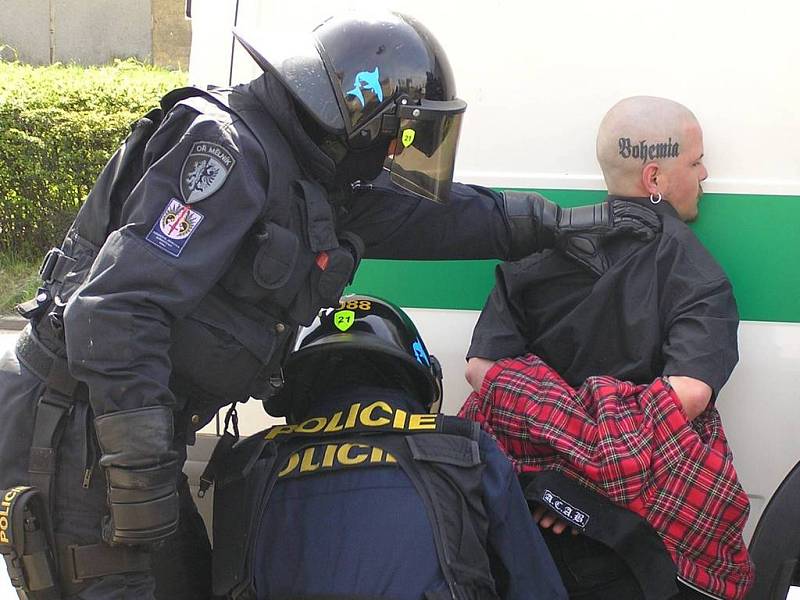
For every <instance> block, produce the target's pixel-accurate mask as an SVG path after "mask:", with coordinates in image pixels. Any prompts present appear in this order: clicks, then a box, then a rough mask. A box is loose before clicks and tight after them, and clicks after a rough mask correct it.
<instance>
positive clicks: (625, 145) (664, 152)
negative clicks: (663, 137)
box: [619, 138, 679, 162]
mask: <svg viewBox="0 0 800 600" xmlns="http://www.w3.org/2000/svg"><path fill="white" fill-rule="evenodd" d="M678 154H679V147H678V142H673V141H672V138H669V139H667V141H666V142H663V141H662V142H656V143H655V144H648V143H647V140H640V141H639V143H638V144H631V138H619V155H620V156H621V157H622V158H634V159H642V162H647V161H648V160H656V159H659V158H675V157H676V156H678Z"/></svg>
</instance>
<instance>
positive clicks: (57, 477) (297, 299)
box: [0, 15, 653, 599]
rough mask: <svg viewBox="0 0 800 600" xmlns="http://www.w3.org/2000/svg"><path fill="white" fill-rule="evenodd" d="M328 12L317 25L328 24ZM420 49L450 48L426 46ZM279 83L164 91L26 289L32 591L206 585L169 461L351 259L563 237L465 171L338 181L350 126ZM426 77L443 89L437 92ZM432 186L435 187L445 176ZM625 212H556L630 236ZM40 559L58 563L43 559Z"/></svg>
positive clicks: (517, 199)
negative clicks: (365, 182) (438, 196)
mask: <svg viewBox="0 0 800 600" xmlns="http://www.w3.org/2000/svg"><path fill="white" fill-rule="evenodd" d="M390 18H391V19H393V22H395V21H396V23H395V24H396V25H397V27H395V29H393V32H394V33H397V32H400V33H401V34H403V35H411V36H412V37H413V36H416V37H415V38H414V39H416V40H417V41H416V44H417V46H419V45H420V44H422V45H423V46H425V47H426V48H427V46H429V45H430V44H431V43H435V40H434V41H433V42H431V40H432V39H433V38H428V37H427V36H429V34H428V33H427V32H425V35H421V34H420V33H419V32H418V31H417V30H419V29H420V28H421V26H420V25H419V24H416V23H413V22H410V21H408V22H407V21H405V20H404V18H403V17H400V16H397V15H393V16H391V17H390ZM338 23H339V22H338V21H335V20H334V21H332V22H328V24H327V25H326V27H330V28H331V29H332V30H333V31H334V34H335V35H334V34H331V35H332V36H333V38H335V37H336V35H339V34H341V31H342V29H341V27H339V25H338ZM409 23H411V24H410V25H409ZM415 28H416V29H415ZM345 29H346V28H345ZM320 31H322V32H323V33H324V31H325V29H324V28H323V29H322V30H317V35H322V33H320ZM337 31H338V32H339V33H336V32H337ZM370 31H372V34H376V33H375V32H376V31H377V34H376V35H387V34H386V32H385V30H381V29H380V28H379V29H378V30H370ZM409 31H410V33H409ZM348 35H349V34H348ZM365 35H366V34H365ZM398 35H399V34H398ZM333 38H331V39H333ZM420 40H421V41H420ZM332 45H334V44H332ZM426 45H427V46H426ZM411 46H413V44H407V45H405V46H403V47H404V48H405V49H404V52H410V51H411V50H409V48H411ZM398 47H400V46H398ZM249 49H250V48H249ZM251 52H255V51H253V50H252V49H251ZM431 52H432V54H431V56H434V57H437V56H438V57H440V58H441V56H443V53H442V51H441V49H440V48H438V45H436V47H435V48H433V50H431ZM254 56H255V57H257V56H260V55H258V54H257V53H254ZM437 60H438V59H437ZM437 64H446V60H445V61H444V63H442V62H441V60H439V62H437ZM437 68H438V67H437ZM447 68H448V69H449V67H447ZM387 70H388V67H387ZM306 72H307V71H303V73H306ZM434 75H435V73H434ZM434 75H431V76H432V77H433V76H434ZM436 76H438V75H436ZM451 77H452V75H451V74H450V73H449V72H448V73H445V74H444V75H442V77H441V79H442V81H440V82H439V83H440V84H441V85H437V86H429V89H428V91H427V92H426V91H425V90H422V92H421V93H420V94H417V96H414V95H413V94H412V93H411V92H412V91H413V90H411V91H409V90H406V92H407V93H405V94H404V95H402V100H401V99H399V98H396V99H395V100H396V101H397V106H400V105H401V104H402V105H403V106H405V103H410V104H411V105H415V103H418V102H422V101H423V100H424V102H425V103H426V104H425V105H424V106H422V105H420V106H421V109H420V110H422V111H423V112H424V111H426V110H428V109H429V108H430V107H431V106H434V105H436V104H437V101H438V100H446V101H447V102H445V104H446V105H447V106H450V105H451V103H452V102H454V101H452V100H451V98H454V96H453V94H452V92H451V91H447V90H448V89H449V88H448V86H449V87H450V88H452V85H451V83H452V82H450V81H449V79H448V78H451ZM287 78H288V75H287V73H286V72H283V71H280V70H279V69H275V68H271V69H268V70H267V71H266V72H265V73H264V75H263V76H261V77H260V78H258V79H256V80H255V81H253V82H251V83H250V84H246V85H242V86H239V87H236V88H235V89H233V90H219V91H217V92H215V93H207V92H202V91H200V90H194V89H190V88H187V89H183V90H178V91H175V92H173V93H172V94H169V95H168V96H166V97H165V98H164V100H163V101H162V110H160V111H158V110H156V111H153V112H151V113H149V114H148V115H147V117H145V118H144V119H142V120H141V121H139V122H138V123H137V124H136V126H135V127H134V129H133V131H132V133H131V135H130V136H129V138H128V139H127V140H126V142H125V144H123V146H122V147H121V148H120V149H119V150H118V152H117V153H116V154H115V155H114V156H113V157H112V159H111V160H110V162H109V163H108V165H107V166H106V168H105V169H104V170H103V172H102V173H101V175H100V177H99V179H98V181H97V183H96V185H95V187H94V188H93V189H92V191H91V192H90V194H89V196H88V198H87V200H86V202H85V204H84V205H83V207H82V208H81V210H80V212H79V214H78V216H77V218H76V220H75V222H74V223H73V225H72V226H71V228H70V230H69V232H68V233H67V235H66V238H65V240H64V242H63V243H62V245H61V247H60V248H58V249H54V250H52V251H51V252H50V253H49V254H48V255H47V257H46V259H45V261H44V263H43V265H42V278H43V280H44V284H43V287H42V288H41V289H40V291H39V294H38V295H37V297H36V299H34V300H33V301H31V302H29V303H26V305H24V306H23V312H24V314H25V315H26V316H27V317H28V318H29V319H30V321H31V324H30V326H29V327H28V328H27V329H26V330H25V331H24V332H23V333H22V335H21V336H20V338H19V340H18V342H17V344H16V348H15V349H7V350H6V351H5V352H4V353H3V355H2V357H0V393H1V394H2V401H0V428H2V432H1V433H0V487H2V488H8V487H11V486H14V485H19V484H31V485H33V486H35V487H36V488H38V489H39V491H40V493H41V494H42V495H43V496H44V504H45V505H46V506H49V508H50V510H49V513H50V515H51V517H52V518H51V519H50V522H49V523H45V521H44V520H43V519H41V518H40V519H39V521H37V522H40V524H42V526H43V527H44V528H45V529H46V530H47V531H46V533H47V536H48V538H49V539H50V546H51V547H52V549H51V550H50V551H49V552H48V551H45V550H41V551H37V553H36V555H35V556H33V555H31V556H28V555H25V556H28V558H26V559H25V560H23V559H22V558H20V556H22V555H23V554H24V553H25V552H30V551H31V550H30V548H28V549H27V550H25V549H24V548H22V547H21V546H19V547H16V548H14V547H13V544H10V543H9V544H5V545H4V544H2V543H0V550H1V551H2V552H3V553H4V555H5V556H6V557H7V564H8V565H9V570H10V573H11V575H12V579H13V580H14V582H15V585H19V586H22V587H25V586H27V587H28V588H30V587H31V582H32V581H34V580H35V582H36V583H34V584H33V585H34V586H35V587H36V586H38V587H40V588H42V589H44V590H54V589H55V588H58V587H60V588H61V592H60V594H61V596H59V595H53V596H48V595H47V594H48V593H50V592H49V591H40V592H39V595H38V596H31V597H32V598H45V597H72V596H74V595H75V594H78V593H80V594H81V598H87V599H88V598H105V597H107V596H108V594H109V593H111V592H110V590H118V589H123V588H124V589H127V590H129V591H130V592H131V593H133V594H134V595H135V597H141V598H150V597H152V596H153V594H154V593H155V594H156V596H158V597H162V598H167V597H169V598H180V597H186V598H193V599H196V598H203V597H207V595H208V590H209V589H210V582H209V572H210V569H209V568H208V564H209V560H210V559H209V552H210V551H209V545H208V541H207V536H206V535H205V529H204V527H203V524H202V520H201V519H200V517H199V515H198V513H197V511H196V508H195V507H194V504H193V502H192V500H191V498H190V497H189V494H188V486H187V485H186V480H185V477H183V475H182V474H181V466H182V464H183V462H184V460H185V456H186V451H185V447H186V444H187V443H189V444H191V443H193V440H194V435H195V432H196V431H197V430H198V429H200V428H201V427H202V426H203V425H204V424H206V423H207V422H208V421H209V420H210V419H211V418H212V416H213V415H214V414H215V413H216V411H217V410H218V409H219V408H220V407H221V406H223V405H225V404H228V403H230V402H235V401H242V400H246V399H247V398H248V397H250V396H251V395H254V396H263V395H264V394H265V393H266V392H265V390H269V389H270V382H271V381H273V378H272V375H274V374H276V373H279V372H280V364H281V361H282V359H283V357H284V356H285V354H286V350H287V348H288V345H289V341H290V337H291V335H292V332H293V331H294V330H295V328H296V326H297V325H298V324H300V323H309V322H310V321H311V319H312V318H313V317H314V315H315V314H316V313H317V311H318V310H319V309H320V308H321V307H324V306H329V305H332V304H335V303H336V302H337V301H338V298H339V296H340V294H341V292H342V290H343V289H344V287H345V285H346V284H347V283H348V282H349V281H350V280H351V278H352V276H353V273H354V271H355V269H356V267H357V265H358V262H359V260H360V258H361V256H362V254H365V255H366V256H369V257H378V258H422V257H424V258H432V259H433V258H482V257H491V256H496V257H502V258H512V257H517V256H522V255H524V254H526V253H529V252H531V251H533V250H534V249H536V248H539V247H541V246H543V245H552V244H553V243H555V242H556V240H557V239H564V238H560V237H559V236H560V234H566V233H569V228H568V227H566V226H564V223H569V222H570V219H562V218H561V217H562V216H563V215H564V214H566V213H563V214H562V212H561V211H560V209H557V208H556V207H554V206H553V205H550V204H549V203H547V202H546V201H544V200H543V199H542V198H541V197H538V196H535V195H531V196H519V195H512V196H508V195H506V196H504V195H502V194H497V193H495V192H492V191H490V190H486V189H484V188H477V187H467V186H463V187H461V186H459V187H457V188H456V191H455V193H454V194H453V202H452V203H451V204H450V205H448V206H441V205H438V204H436V203H434V202H429V201H428V200H429V199H435V198H434V197H433V196H431V195H430V194H428V196H427V198H428V200H423V199H421V198H420V195H422V196H425V194H421V193H417V194H416V195H412V194H409V193H407V192H402V191H400V190H398V189H397V188H396V187H389V186H378V188H372V189H370V188H369V187H365V188H364V189H362V190H361V191H359V192H356V193H353V194H346V195H345V194H343V193H340V191H341V190H342V189H343V188H342V185H341V184H342V181H340V179H341V177H342V176H343V174H348V173H353V175H352V179H357V177H356V176H355V175H354V174H355V173H357V171H358V169H354V167H353V164H354V162H353V161H350V162H348V160H350V159H349V157H350V154H347V153H346V152H345V153H343V152H342V148H343V147H344V146H343V145H342V144H343V143H344V142H341V143H339V145H338V146H337V145H336V143H334V141H335V140H334V138H333V137H330V136H329V137H324V136H323V137H322V138H320V137H317V138H315V137H313V134H312V133H311V132H312V131H313V129H314V127H313V126H312V125H309V123H301V121H302V120H303V119H305V120H306V121H308V120H309V118H310V117H308V114H311V115H312V117H313V116H314V112H313V110H314V106H312V104H313V103H311V104H309V102H307V100H308V99H307V98H306V99H304V98H303V97H302V96H301V95H299V94H300V93H299V92H297V90H296V89H294V88H292V85H291V81H290V80H289V79H287ZM445 79H448V80H447V81H445ZM356 80H358V76H357V77H356ZM423 80H424V78H423ZM340 84H341V82H340ZM331 85H333V84H331ZM342 85H344V84H342ZM398 85H399V84H398ZM345 87H346V86H345ZM399 89H400V87H398V90H399ZM437 90H438V92H441V91H442V90H445V96H442V97H441V98H430V94H435V93H436V92H437ZM417 92H419V90H417ZM328 93H329V94H331V93H332V90H328ZM348 93H352V90H350V92H348ZM426 93H427V94H428V96H427V97H426V96H425V94H426ZM367 96H368V97H369V98H371V100H370V101H375V98H372V96H376V94H374V93H373V94H372V96H370V95H369V94H367ZM425 98H428V99H425ZM340 101H342V100H341V99H333V100H331V102H334V104H333V105H334V106H335V105H336V103H337V102H340ZM376 102H377V101H376ZM329 105H330V103H328V104H326V106H329ZM381 106H383V105H381ZM392 106H394V104H392ZM348 107H351V108H352V102H351V104H350V105H348ZM361 108H369V107H359V110H357V111H355V113H354V114H355V116H354V117H353V118H354V119H362V121H363V122H362V121H358V123H360V124H361V125H363V126H364V128H362V129H360V130H353V131H351V129H352V126H351V124H350V123H349V122H348V127H347V128H345V129H347V132H346V133H347V134H348V135H350V134H352V135H351V136H350V137H352V138H353V139H355V138H358V139H359V140H360V139H362V138H364V137H367V138H368V139H372V138H371V137H370V136H371V135H374V136H377V135H378V133H379V132H380V131H382V130H381V129H380V128H378V129H375V128H372V129H370V127H371V125H370V123H371V121H369V120H366V121H364V119H367V117H369V114H368V112H369V111H367V110H360V109H361ZM343 110H345V109H343ZM381 110H384V108H381ZM397 110H400V109H399V108H398V109H397ZM431 110H433V109H431ZM448 110H449V109H448ZM457 110H461V111H462V112H463V107H462V108H460V109H458V108H457V109H456V112H457ZM415 112H419V111H418V110H415ZM434 112H435V111H434ZM370 114H372V113H370ZM437 114H438V113H437ZM443 114H445V116H444V117H442V118H445V119H446V118H450V117H449V116H448V115H450V113H449V112H447V111H444V112H443ZM303 115H306V116H305V117H304V116H303ZM373 116H374V114H373ZM381 118H382V113H381V114H379V115H378V121H377V122H378V123H381V122H382V121H381ZM387 118H389V117H387ZM320 119H321V120H323V121H324V120H325V119H324V118H323V117H320ZM354 122H355V121H354ZM395 127H397V123H395ZM445 129H446V130H447V131H452V130H453V129H454V128H453V127H450V128H445ZM455 129H456V130H457V128H455ZM361 131H367V132H368V133H369V135H367V136H363V135H360V132H361ZM334 137H335V136H334ZM340 137H342V138H343V139H344V138H346V137H347V136H346V135H344V134H342V136H340ZM418 137H419V138H420V139H424V136H422V135H420V136H418ZM322 139H324V140H326V141H320V140H322ZM336 139H339V138H336ZM348 139H349V138H348ZM332 140H333V141H332ZM348 143H349V142H348ZM331 148H333V149H331ZM407 151H409V150H408V149H407ZM359 152H360V153H359ZM359 152H355V153H354V154H356V155H358V158H359V159H363V156H362V155H363V154H364V152H365V150H364V149H363V148H361V149H359ZM383 155H385V148H384V151H383V154H382V155H381V156H383ZM337 161H338V162H337ZM367 162H368V161H367ZM395 162H396V163H397V162H399V161H398V159H395ZM355 163H356V164H358V161H355ZM378 167H379V168H380V163H378ZM404 173H405V176H409V172H408V171H404ZM394 180H395V181H397V178H395V179H394ZM439 183H447V185H440V186H438V187H436V186H434V187H435V188H436V190H438V191H437V192H436V193H440V192H441V191H442V189H444V188H449V181H447V182H439ZM347 188H349V186H346V188H345V189H347ZM440 188H441V189H440ZM419 189H420V188H419V186H418V188H417V190H416V191H417V192H419ZM623 210H624V207H623ZM621 214H622V213H620V214H615V213H613V211H612V212H606V213H604V214H603V215H601V216H600V217H599V218H597V219H595V218H594V217H592V218H591V219H584V220H582V221H581V219H576V218H574V217H573V218H572V219H571V222H572V223H573V224H574V223H575V221H576V220H578V221H581V223H580V226H579V229H581V228H582V229H584V230H587V231H591V232H595V231H596V229H597V227H600V229H601V230H602V231H603V232H606V231H609V230H612V231H615V232H616V231H620V230H622V229H625V230H627V231H630V230H631V228H630V220H629V219H627V218H621ZM566 216H567V217H569V215H568V214H567V215H566ZM576 216H577V215H576ZM623 216H624V215H623ZM652 228H653V224H652V223H649V222H647V219H645V222H644V223H642V222H637V223H634V227H633V229H634V230H637V229H638V230H639V231H640V232H641V231H644V232H645V233H651V229H652ZM487 230H488V231H489V234H488V235H487ZM409 240H413V243H409ZM31 506H34V505H33V504H32V505H31ZM23 508H24V507H22V506H21V505H19V506H18V509H19V511H20V514H22V512H21V511H23ZM29 508H30V507H29ZM26 510H27V509H26ZM179 513H180V518H179V516H178V515H179ZM18 539H19V538H18ZM164 539H167V542H166V543H165V544H164V543H162V544H161V545H160V550H159V549H158V547H156V549H155V550H154V549H153V543H154V542H159V541H161V540H164ZM17 555H19V556H17ZM15 556H17V558H15ZM23 563H24V564H29V565H31V564H34V563H35V564H37V565H39V567H37V568H35V569H34V568H29V567H27V568H26V567H20V565H21V564H23ZM52 564H57V565H58V566H57V571H58V573H57V574H52V573H51V574H48V575H44V574H43V573H44V572H45V571H47V569H45V568H43V567H42V565H51V566H52ZM51 570H52V569H51ZM154 573H155V578H154V577H153V574H154ZM156 581H157V586H156V587H155V592H154V591H153V590H154V586H155V582H156ZM53 594H58V592H53Z"/></svg>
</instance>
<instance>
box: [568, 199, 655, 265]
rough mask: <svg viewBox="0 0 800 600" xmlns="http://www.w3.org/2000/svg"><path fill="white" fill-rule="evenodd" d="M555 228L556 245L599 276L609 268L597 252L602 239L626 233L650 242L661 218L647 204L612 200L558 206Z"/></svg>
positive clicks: (603, 255)
mask: <svg viewBox="0 0 800 600" xmlns="http://www.w3.org/2000/svg"><path fill="white" fill-rule="evenodd" d="M555 231H556V233H555V246H556V248H558V249H559V250H560V251H561V252H563V253H564V254H566V255H567V256H570V257H572V258H573V259H574V260H576V261H578V262H579V263H581V264H582V265H583V266H584V267H586V268H587V269H589V270H590V271H592V272H593V273H596V274H597V275H602V274H603V273H605V272H606V271H607V270H608V261H607V258H606V256H605V254H604V253H602V252H600V244H601V243H602V242H601V241H602V240H603V239H607V238H610V237H614V236H619V235H628V236H632V237H635V238H637V239H640V240H644V241H649V240H652V239H653V238H654V237H655V235H656V233H658V232H659V231H661V221H660V219H659V218H658V215H657V214H656V213H655V212H654V211H653V210H651V209H649V208H647V207H646V206H642V205H641V204H637V203H635V202H628V201H625V200H617V199H613V200H611V201H609V202H603V203H601V204H593V205H590V206H578V207H576V208H558V214H557V217H556V226H555Z"/></svg>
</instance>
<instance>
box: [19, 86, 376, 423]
mask: <svg viewBox="0 0 800 600" xmlns="http://www.w3.org/2000/svg"><path fill="white" fill-rule="evenodd" d="M233 93H235V92H233ZM229 99H230V96H229V95H227V93H219V94H217V93H215V94H213V95H212V94H210V93H208V92H204V91H202V90H198V89H195V88H182V89H179V90H175V91H173V92H170V93H169V94H167V95H166V96H165V97H164V98H163V99H162V101H161V108H159V109H154V110H152V111H150V112H149V113H148V114H147V115H146V116H145V117H144V118H142V119H141V120H139V121H138V122H137V123H136V124H135V125H134V126H133V130H132V132H131V134H130V135H129V136H128V138H127V139H126V140H125V142H124V143H123V144H122V146H121V147H120V148H119V149H118V150H117V152H116V153H115V154H114V156H113V157H112V158H111V160H110V161H109V162H108V164H107V165H106V166H105V168H104V169H103V171H102V173H101V174H100V176H99V178H98V180H97V182H96V184H95V186H94V187H93V188H92V190H91V192H90V193H89V195H88V197H87V200H86V202H85V203H84V204H83V206H82V207H81V209H80V211H79V213H78V216H77V217H76V219H75V221H74V222H73V224H72V226H71V227H70V230H69V231H68V233H67V235H66V238H65V239H64V242H63V243H62V245H61V247H60V248H56V249H53V250H51V251H50V252H49V253H48V255H47V257H46V258H45V261H44V263H43V266H42V278H43V280H44V287H43V289H42V290H40V294H39V295H38V298H39V300H38V302H35V303H33V302H32V303H27V305H26V308H27V309H28V310H27V311H26V313H25V316H27V317H29V318H31V319H32V320H33V322H34V325H35V329H36V333H37V334H38V337H39V338H40V339H41V341H42V342H43V343H44V344H45V345H46V346H48V347H49V348H50V349H51V350H53V351H54V352H55V353H57V354H58V355H60V356H62V357H64V356H65V354H64V345H63V333H62V331H61V314H62V313H63V308H64V306H65V304H66V302H67V301H68V300H69V298H70V296H72V294H73V293H74V292H75V291H76V290H77V288H78V286H79V285H80V284H81V283H82V282H83V280H84V279H85V278H86V276H87V273H88V271H89V269H90V267H91V265H92V263H93V262H94V259H95V257H96V256H97V253H98V251H99V249H100V247H101V246H102V245H103V243H104V242H105V239H106V237H107V236H108V235H109V234H110V233H111V232H112V231H114V230H116V229H117V228H119V227H120V226H121V225H122V223H120V214H121V208H122V205H123V203H124V202H125V200H126V199H127V197H128V196H129V195H130V193H131V190H132V189H133V188H134V186H135V185H136V184H137V183H138V181H139V180H140V179H141V177H142V176H143V174H144V172H145V170H146V165H145V164H144V161H143V155H144V148H145V145H146V144H147V142H148V140H149V139H150V138H151V137H152V135H153V134H154V133H155V131H156V130H157V129H158V126H159V124H160V123H161V121H162V120H163V117H164V115H165V114H166V113H167V112H169V111H170V110H172V108H173V107H175V106H179V105H183V106H188V107H189V108H190V109H193V110H196V111H197V112H199V113H202V114H209V113H211V114H213V113H215V112H217V113H220V114H222V113H227V114H228V115H233V116H234V119H235V120H238V122H239V123H238V124H237V126H246V128H247V129H248V130H249V131H250V133H251V134H252V135H253V136H254V137H255V138H256V139H257V140H258V142H259V144H260V145H261V147H262V149H263V150H264V154H265V156H266V159H267V163H268V171H269V184H268V185H269V187H268V194H267V196H268V197H267V200H266V202H265V211H264V213H263V214H262V216H261V218H260V219H259V221H258V222H257V224H256V225H255V226H254V227H253V229H251V231H250V232H249V234H248V237H247V238H246V239H245V240H244V242H243V244H242V246H241V249H240V251H239V253H238V254H237V256H236V257H235V259H234V262H233V265H232V266H231V268H230V270H229V271H228V272H227V273H226V274H225V275H224V276H223V277H222V279H221V280H220V281H219V282H218V284H217V285H216V286H215V287H214V289H213V290H212V291H211V292H210V293H209V294H208V295H207V296H206V297H205V298H204V299H203V300H202V301H201V302H200V304H199V305H198V307H197V308H196V309H195V310H194V311H193V312H192V314H191V315H189V316H187V317H185V318H183V319H180V320H177V321H176V322H175V323H174V324H173V327H172V345H171V348H170V359H171V362H172V377H171V381H170V389H171V390H172V391H173V392H175V393H176V394H178V395H180V396H184V397H186V398H188V399H190V401H191V402H192V404H193V410H194V411H195V412H198V411H199V412H201V413H204V414H205V415H206V416H210V415H211V414H213V413H214V412H215V411H216V410H217V409H218V408H219V406H221V405H224V404H227V403H229V402H232V401H243V400H246V399H247V398H248V397H249V396H250V395H256V396H259V395H262V393H264V391H265V388H267V387H268V385H267V382H268V381H269V378H270V376H271V375H273V374H275V373H277V372H279V370H280V363H281V361H282V360H283V358H284V355H285V353H286V350H287V349H288V346H289V345H290V342H291V338H292V336H293V333H294V331H295V330H296V327H297V325H298V324H310V322H311V321H312V320H313V318H314V316H315V315H316V314H317V312H318V311H319V309H320V308H322V307H325V306H331V305H335V304H336V303H337V302H338V300H339V297H340V296H341V294H342V292H343V290H344V288H345V286H346V285H347V283H349V281H350V280H351V279H352V276H353V273H354V271H355V268H356V267H357V264H358V261H359V259H360V255H361V253H362V252H363V244H362V243H361V241H360V240H359V239H358V238H357V237H356V236H354V235H352V234H348V233H339V234H337V231H336V225H335V222H334V217H333V213H332V210H331V207H330V205H329V204H328V198H327V193H326V191H325V189H324V188H323V187H321V186H320V185H319V184H317V183H315V182H314V181H312V180H311V179H310V178H307V177H306V176H305V175H304V173H303V171H302V169H301V167H300V165H299V164H298V162H297V161H296V159H295V157H294V152H293V151H292V149H291V147H290V146H289V144H288V143H287V141H286V140H285V138H284V137H283V135H282V134H281V132H280V131H279V129H278V127H277V125H276V124H275V122H274V120H273V119H272V118H271V117H270V116H269V115H268V114H267V112H266V111H264V109H263V107H260V105H258V104H257V102H256V101H255V99H249V101H248V98H247V97H246V96H245V95H243V94H238V95H237V108H236V110H235V111H234V110H233V109H231V108H230V106H228V101H229ZM222 116H223V117H227V115H225V114H222ZM242 124H243V125H242ZM320 253H324V255H325V265H326V266H325V268H324V270H323V269H322V268H320V267H319V266H318V265H317V258H318V257H319V256H320Z"/></svg>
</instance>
